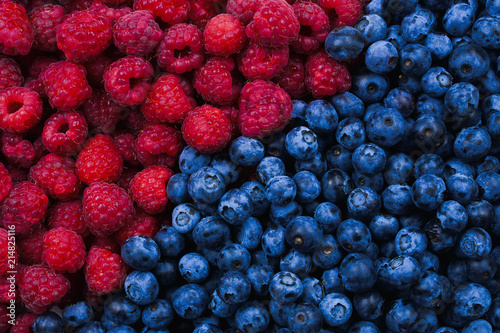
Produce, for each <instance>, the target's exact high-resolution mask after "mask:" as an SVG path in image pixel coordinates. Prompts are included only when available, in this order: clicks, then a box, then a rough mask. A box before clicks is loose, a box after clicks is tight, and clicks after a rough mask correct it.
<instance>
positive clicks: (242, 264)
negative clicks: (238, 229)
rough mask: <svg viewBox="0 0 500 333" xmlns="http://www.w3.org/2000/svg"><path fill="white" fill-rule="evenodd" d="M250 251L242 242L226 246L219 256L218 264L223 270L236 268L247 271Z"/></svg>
mask: <svg viewBox="0 0 500 333" xmlns="http://www.w3.org/2000/svg"><path fill="white" fill-rule="evenodd" d="M250 260H251V259H250V252H248V250H247V249H246V248H245V247H244V246H243V245H240V244H237V243H233V244H229V245H227V246H225V247H224V248H222V249H221V250H220V252H219V255H218V256H217V266H218V267H219V269H220V270H221V271H228V270H236V271H240V272H245V271H246V270H247V268H248V267H249V266H250Z"/></svg>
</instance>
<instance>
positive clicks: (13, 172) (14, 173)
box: [5, 163, 29, 184]
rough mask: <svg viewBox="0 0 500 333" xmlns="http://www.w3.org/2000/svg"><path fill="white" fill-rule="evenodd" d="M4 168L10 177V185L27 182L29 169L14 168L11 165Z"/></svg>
mask: <svg viewBox="0 0 500 333" xmlns="http://www.w3.org/2000/svg"><path fill="white" fill-rule="evenodd" d="M5 167H6V168H7V170H9V172H10V176H11V177H12V184H14V183H16V182H23V181H26V180H28V172H29V169H25V168H22V167H16V166H15V165H14V164H12V163H7V165H6V166H5Z"/></svg>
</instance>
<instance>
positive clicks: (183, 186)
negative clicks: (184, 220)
mask: <svg viewBox="0 0 500 333" xmlns="http://www.w3.org/2000/svg"><path fill="white" fill-rule="evenodd" d="M188 181H189V175H188V174H186V173H177V174H175V175H173V176H172V177H171V178H170V179H169V180H168V184H167V187H166V191H167V197H168V200H170V201H172V202H173V203H176V204H180V203H183V202H186V201H188V200H189V193H188Z"/></svg>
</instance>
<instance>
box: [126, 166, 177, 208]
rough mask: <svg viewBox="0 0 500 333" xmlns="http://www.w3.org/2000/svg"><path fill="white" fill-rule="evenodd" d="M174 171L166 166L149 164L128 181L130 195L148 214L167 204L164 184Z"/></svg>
mask: <svg viewBox="0 0 500 333" xmlns="http://www.w3.org/2000/svg"><path fill="white" fill-rule="evenodd" d="M173 175H174V172H173V171H172V170H170V169H169V168H167V167H163V166H151V167H148V168H146V169H143V170H142V171H140V172H139V173H138V174H137V175H135V177H134V178H133V179H132V180H131V182H130V189H129V192H130V195H131V196H132V199H133V200H134V202H135V203H136V204H137V205H138V206H139V207H141V208H142V209H143V210H144V211H145V212H146V213H148V214H158V213H160V212H162V211H163V210H164V209H165V207H166V206H167V202H168V197H167V191H166V186H167V184H168V181H169V179H170V177H172V176H173Z"/></svg>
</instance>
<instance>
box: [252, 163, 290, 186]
mask: <svg viewBox="0 0 500 333" xmlns="http://www.w3.org/2000/svg"><path fill="white" fill-rule="evenodd" d="M256 174H257V178H259V180H260V181H261V182H262V183H263V184H266V183H267V182H268V181H269V180H270V179H271V178H273V177H275V176H281V175H283V174H285V164H284V163H283V161H281V160H280V159H279V158H277V157H273V156H266V157H264V158H263V159H262V160H261V161H260V163H259V164H258V165H257V170H256Z"/></svg>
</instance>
